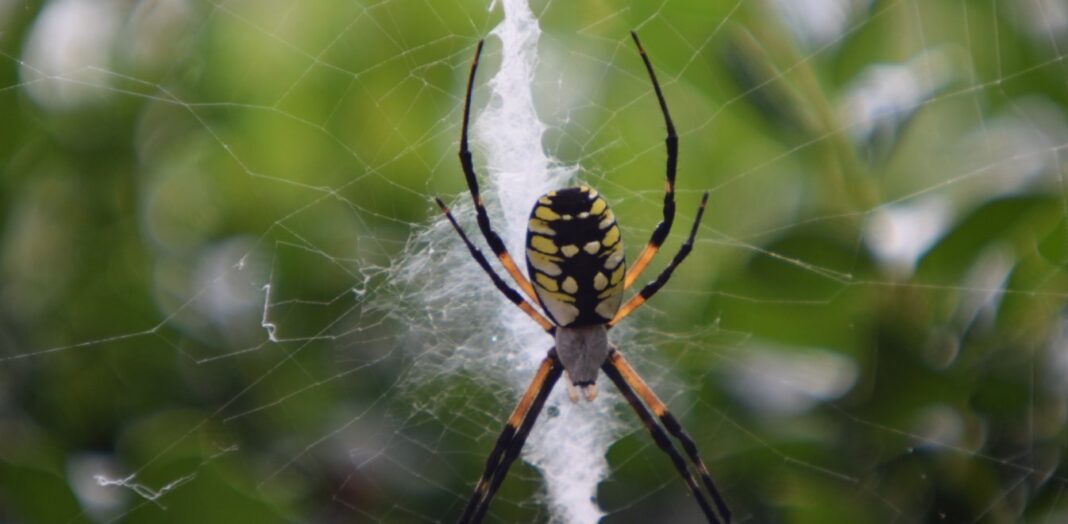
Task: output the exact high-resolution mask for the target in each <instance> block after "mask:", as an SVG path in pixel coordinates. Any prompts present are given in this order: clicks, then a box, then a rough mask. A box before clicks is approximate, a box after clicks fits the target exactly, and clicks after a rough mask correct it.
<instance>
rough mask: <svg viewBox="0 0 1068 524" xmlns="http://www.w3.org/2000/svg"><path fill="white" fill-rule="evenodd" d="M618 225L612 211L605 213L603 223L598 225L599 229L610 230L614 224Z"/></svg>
mask: <svg viewBox="0 0 1068 524" xmlns="http://www.w3.org/2000/svg"><path fill="white" fill-rule="evenodd" d="M615 223H616V214H615V213H613V212H612V210H611V209H609V210H607V211H605V212H604V216H603V217H602V218H601V222H600V223H598V224H597V228H598V229H608V228H610V227H612V224H615Z"/></svg>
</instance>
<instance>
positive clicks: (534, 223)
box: [527, 218, 556, 236]
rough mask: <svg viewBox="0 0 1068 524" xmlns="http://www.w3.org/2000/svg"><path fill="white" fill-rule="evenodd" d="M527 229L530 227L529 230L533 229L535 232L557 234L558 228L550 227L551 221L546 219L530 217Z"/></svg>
mask: <svg viewBox="0 0 1068 524" xmlns="http://www.w3.org/2000/svg"><path fill="white" fill-rule="evenodd" d="M527 229H529V230H531V231H533V232H535V233H539V234H542V235H548V236H554V235H556V230H555V229H553V228H551V227H549V223H548V222H546V221H544V220H539V219H537V218H532V219H530V222H527Z"/></svg>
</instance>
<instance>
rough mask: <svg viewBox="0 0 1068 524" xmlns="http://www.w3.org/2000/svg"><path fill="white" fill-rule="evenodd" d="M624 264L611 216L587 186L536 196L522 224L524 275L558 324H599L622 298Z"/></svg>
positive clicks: (619, 242) (618, 235)
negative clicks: (525, 254)
mask: <svg viewBox="0 0 1068 524" xmlns="http://www.w3.org/2000/svg"><path fill="white" fill-rule="evenodd" d="M625 272H626V263H625V261H624V257H623V239H622V238H620V233H619V226H617V225H616V219H615V215H613V213H612V210H611V209H609V208H608V203H607V202H605V200H604V199H603V198H601V196H600V195H598V194H597V191H596V190H594V189H591V188H589V187H588V186H581V187H571V188H567V189H561V190H558V191H550V192H549V193H546V194H545V195H543V196H541V197H540V198H538V201H537V203H535V204H534V209H533V210H531V213H530V222H529V223H528V227H527V273H528V274H529V275H530V281H531V282H532V283H533V285H534V291H535V293H536V294H537V296H538V301H539V302H540V303H541V305H542V308H543V309H544V310H545V312H546V313H547V314H548V315H549V317H550V318H551V319H552V320H553V322H555V323H556V324H557V325H560V326H589V325H597V324H605V323H607V322H608V321H609V320H611V319H612V317H613V316H614V315H615V314H616V311H617V310H619V305H620V302H621V301H622V299H623V276H624V274H625Z"/></svg>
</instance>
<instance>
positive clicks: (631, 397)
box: [601, 348, 731, 524]
mask: <svg viewBox="0 0 1068 524" xmlns="http://www.w3.org/2000/svg"><path fill="white" fill-rule="evenodd" d="M601 369H602V370H603V371H604V373H605V375H608V378H609V379H611V380H612V382H613V383H615V385H616V387H617V388H619V391H620V392H622V393H623V396H624V397H625V398H626V399H627V402H629V403H630V406H631V408H633V409H634V411H635V412H637V413H638V417H639V418H641V419H642V423H643V424H645V427H646V429H648V430H649V433H651V434H652V435H653V440H655V441H656V443H657V445H658V446H660V449H662V450H664V451H665V452H666V453H667V454H668V455H669V456H671V460H672V462H674V463H675V469H677V470H678V471H679V474H681V475H682V476H683V478H684V479H686V484H687V485H689V487H690V491H691V492H693V494H694V497H695V498H696V499H697V503H698V505H700V506H701V509H702V510H703V511H704V512H705V516H706V517H707V518H708V521H709V522H715V523H718V522H720V520H721V519H722V521H723V522H726V523H727V524H730V522H731V512H730V509H728V508H727V503H726V502H725V501H724V500H723V496H722V495H720V493H719V490H718V489H716V484H715V483H714V482H713V481H712V475H711V474H710V473H709V472H708V467H706V466H705V462H704V460H702V459H701V455H700V453H698V451H697V444H696V443H694V441H693V439H692V438H690V436H689V435H688V434H687V433H686V431H685V430H683V429H682V425H681V424H679V421H678V419H676V418H675V416H674V415H672V414H671V412H670V411H668V408H667V406H666V405H665V404H664V402H663V401H661V400H660V398H659V397H657V396H656V393H654V392H653V390H652V389H651V388H649V385H648V384H646V383H645V381H644V380H642V377H641V376H640V375H638V372H637V371H635V370H634V368H632V367H631V366H630V363H628V362H627V361H626V359H624V358H623V355H622V354H620V353H619V351H617V350H616V349H615V348H612V350H611V352H610V353H609V354H608V359H607V360H606V361H605V363H604V365H603V366H601ZM635 392H637V396H635ZM639 396H640V397H641V400H642V401H644V402H645V405H647V406H649V408H650V409H652V410H653V414H655V415H656V417H657V418H659V419H660V423H661V424H663V425H664V427H665V428H667V430H668V433H671V435H672V436H673V437H675V438H676V439H678V440H679V442H680V443H681V444H682V447H683V449H685V450H686V454H687V456H689V458H690V462H692V463H693V465H694V468H696V469H697V473H698V474H699V475H700V476H701V482H702V483H703V484H704V486H705V488H706V489H708V492H709V494H711V495H712V500H713V501H714V502H715V504H716V509H717V510H719V517H720V518H717V517H716V515H715V514H713V513H712V512H711V509H710V508H709V507H708V503H707V502H706V501H705V500H704V498H703V497H702V496H701V492H700V488H699V487H698V486H697V483H696V481H695V480H694V478H693V475H691V474H690V471H689V469H688V468H687V467H686V464H685V463H684V462H683V460H682V457H681V456H680V455H679V453H678V451H676V450H675V448H674V446H672V445H671V442H670V441H669V440H667V437H666V436H665V435H664V432H663V430H662V429H660V426H657V425H656V422H654V421H653V420H652V417H651V416H650V414H649V411H648V410H646V409H645V406H643V405H642V402H640V401H639V400H638V398H637V397H639Z"/></svg>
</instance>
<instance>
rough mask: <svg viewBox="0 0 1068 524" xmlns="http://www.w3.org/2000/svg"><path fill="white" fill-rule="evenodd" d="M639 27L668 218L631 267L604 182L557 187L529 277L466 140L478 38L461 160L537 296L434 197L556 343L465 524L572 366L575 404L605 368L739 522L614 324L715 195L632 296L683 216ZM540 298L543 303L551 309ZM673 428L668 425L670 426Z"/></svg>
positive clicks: (475, 516) (652, 288)
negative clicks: (660, 141) (493, 260)
mask: <svg viewBox="0 0 1068 524" xmlns="http://www.w3.org/2000/svg"><path fill="white" fill-rule="evenodd" d="M630 35H631V37H632V38H633V39H634V43H635V45H636V46H637V47H638V53H639V54H640V55H641V58H642V61H643V62H644V63H645V69H646V71H647V72H648V73H649V79H650V80H651V81H652V84H653V90H654V91H655V92H656V98H657V100H658V101H659V103H660V112H661V113H662V114H663V116H664V123H665V126H666V127H667V137H666V138H665V140H664V142H665V145H666V147H667V183H666V184H665V186H664V217H663V220H661V221H660V223H659V224H657V226H656V229H654V230H653V234H652V237H651V238H650V239H649V242H648V243H647V244H646V245H645V248H644V249H643V250H642V251H641V253H640V254H639V255H638V260H637V262H635V263H634V265H633V266H632V267H631V268H630V269H629V270H627V269H626V264H625V263H624V260H623V241H622V239H621V238H620V232H619V227H618V226H617V225H616V221H615V216H614V215H613V214H612V210H611V209H609V207H608V204H607V203H606V202H605V200H604V198H602V197H601V196H600V195H599V194H598V193H597V191H596V190H594V189H592V188H590V187H589V186H580V187H570V188H566V189H560V190H557V191H551V192H549V193H547V194H545V195H543V196H541V197H540V198H538V200H537V202H536V203H535V204H534V208H533V210H532V211H531V214H530V221H529V223H528V228H527V239H526V255H527V273H528V276H529V280H528V279H527V277H526V276H524V275H523V274H522V273H520V271H519V268H518V267H517V266H516V263H515V261H514V260H513V259H512V256H511V255H510V254H509V253H508V250H507V249H506V248H505V246H504V242H503V241H501V238H500V236H499V235H498V234H497V233H496V232H495V231H494V230H493V227H492V226H491V225H490V219H489V215H488V214H487V213H486V208H485V206H484V205H483V202H482V197H481V196H480V195H479V192H478V180H477V177H476V175H475V169H474V165H473V163H472V160H471V151H470V150H469V149H468V145H467V127H468V120H469V116H470V112H471V91H472V86H473V84H474V80H475V72H476V71H477V70H478V60H479V57H480V56H481V54H482V44H483V42H482V41H479V43H478V48H477V49H476V51H475V59H474V61H473V62H472V64H471V72H470V74H469V75H468V79H467V94H466V98H465V100H464V114H463V125H462V131H461V135H460V164H461V166H462V167H463V171H464V176H465V177H466V179H467V188H468V190H469V191H470V193H471V198H472V200H474V204H475V210H476V213H477V216H478V227H479V229H480V230H481V231H482V235H483V237H484V238H485V239H486V243H487V244H488V245H489V248H490V249H491V250H492V251H493V254H494V255H496V256H497V259H498V260H500V263H501V266H502V267H503V268H504V269H505V271H507V272H508V274H509V275H510V276H511V278H512V280H513V281H515V283H516V284H517V285H518V286H519V288H520V289H521V290H522V291H523V293H525V294H526V296H527V298H529V299H530V300H529V302H528V301H527V300H526V299H524V298H523V296H522V295H520V294H519V292H518V291H516V290H515V289H514V288H512V287H511V286H510V285H508V284H507V283H506V282H505V281H504V280H503V279H502V278H501V277H500V276H499V275H498V274H497V272H496V271H494V269H493V268H492V267H490V264H489V262H488V261H487V259H486V257H485V256H484V255H483V254H482V252H481V250H479V249H478V248H477V247H475V245H474V244H472V243H471V240H470V239H469V238H468V237H467V234H465V233H464V231H463V229H462V228H461V227H460V225H459V224H458V223H457V222H456V218H455V217H453V215H452V213H451V212H450V211H449V208H448V207H447V206H446V205H445V203H444V202H443V201H442V200H441V199H440V198H436V199H435V201H436V203H437V205H438V207H439V208H440V209H441V211H442V212H443V213H444V214H445V216H446V217H447V218H448V220H449V222H450V223H451V224H452V227H453V228H454V229H456V232H457V233H458V234H459V235H460V239H461V240H463V242H464V244H465V245H466V246H467V249H468V251H470V253H471V256H472V258H474V259H475V261H476V262H477V263H478V265H479V266H481V267H482V269H483V270H484V271H485V272H486V274H487V275H489V277H490V279H491V280H493V284H494V285H495V286H496V287H497V289H498V290H500V292H501V293H503V294H504V295H505V296H506V297H508V299H509V300H511V301H512V302H513V303H514V304H515V305H516V306H518V307H519V308H520V309H521V310H523V312H524V313H526V314H527V315H528V316H530V318H531V319H533V320H534V321H535V322H537V323H538V324H539V325H540V326H541V327H542V329H544V330H545V332H546V333H548V334H549V335H551V336H553V337H554V338H555V342H556V344H555V346H554V347H552V348H551V349H549V351H548V353H547V354H546V356H545V359H544V360H542V362H541V365H540V366H539V367H538V370H537V372H536V373H535V375H534V380H533V381H532V382H531V384H530V386H529V387H528V388H527V390H526V392H525V393H524V394H523V396H522V397H521V398H520V400H519V403H518V404H517V405H516V407H515V409H514V410H513V411H512V414H511V416H509V417H508V420H507V422H506V424H505V426H504V429H503V430H502V431H501V433H500V436H498V437H497V442H496V445H495V446H494V447H493V450H492V451H491V452H490V454H489V458H488V459H487V460H486V466H485V469H484V470H483V472H482V476H481V477H480V478H479V479H478V483H477V484H476V486H475V490H474V494H473V495H472V496H471V499H470V500H469V501H468V503H467V506H466V507H465V508H464V512H463V515H462V516H461V517H460V519H459V521H458V522H461V523H468V522H481V520H482V518H483V517H484V516H485V514H486V511H487V510H488V509H489V505H490V502H491V501H492V500H493V497H494V495H495V494H496V492H497V489H498V488H499V487H500V485H501V483H502V482H503V481H504V478H505V476H506V475H507V474H508V469H509V468H510V467H511V465H512V463H513V462H514V461H515V459H516V457H518V455H519V452H520V450H522V448H523V444H524V442H525V441H526V438H527V435H528V434H529V433H530V430H531V428H532V427H533V426H534V422H535V421H536V420H537V418H538V415H539V414H540V413H541V410H542V408H543V407H544V405H545V400H546V398H547V397H548V396H549V393H550V392H551V391H552V388H553V386H554V385H556V381H557V380H558V379H559V378H560V375H561V374H563V375H564V376H565V377H566V379H567V387H568V396H569V397H570V399H571V401H572V402H577V401H578V398H579V393H580V392H581V393H582V395H583V396H584V397H585V398H586V400H587V401H592V400H593V399H594V398H595V397H596V395H597V390H596V387H595V381H596V379H597V370H598V369H600V370H601V371H603V372H604V374H605V375H607V376H608V378H609V380H611V381H612V383H613V384H615V386H616V388H618V389H619V391H620V393H622V394H623V397H624V398H625V399H626V400H627V402H628V403H629V404H630V406H631V408H632V409H633V410H634V411H635V412H636V413H637V415H638V418H639V419H641V422H642V424H643V425H644V426H645V428H646V429H647V430H648V431H649V433H650V435H652V437H653V440H654V441H655V442H656V445H657V446H658V447H659V448H660V449H661V450H662V451H663V452H664V453H666V454H667V455H668V457H670V459H671V462H672V463H673V465H674V466H675V469H676V470H678V472H679V475H681V476H682V478H683V480H685V481H686V485H687V486H688V487H689V489H690V492H691V493H692V494H693V497H694V499H695V500H696V501H697V504H698V505H699V506H700V507H701V511H702V512H703V513H704V515H705V517H706V518H707V519H708V521H709V522H712V523H719V522H721V521H722V522H728V523H729V522H730V520H731V514H730V511H729V510H728V509H727V504H726V503H725V502H724V501H723V497H722V496H720V494H719V491H718V490H717V489H716V486H715V484H714V483H713V482H712V476H711V475H710V474H709V472H708V468H707V467H705V464H704V461H703V460H702V459H701V456H700V455H699V454H698V452H697V446H696V444H695V443H694V441H693V439H692V438H690V436H689V435H687V434H686V432H685V431H683V429H682V427H681V426H680V424H679V422H678V420H677V419H676V418H675V417H674V416H673V415H672V414H671V412H670V411H668V408H667V406H666V405H665V404H664V403H663V401H661V400H660V398H659V397H657V396H656V393H654V392H653V391H652V390H651V389H650V388H649V386H648V385H647V384H646V383H645V381H644V380H642V378H641V376H639V375H638V373H637V372H636V371H635V370H634V368H633V367H631V365H630V364H629V363H628V362H627V360H626V359H625V358H623V355H622V354H621V353H620V352H619V350H618V349H617V348H616V347H615V346H614V345H612V344H611V343H610V342H609V341H608V337H607V334H608V330H609V329H611V328H612V327H613V326H615V325H616V324H617V323H618V322H619V321H620V320H623V318H625V317H626V316H627V315H630V314H631V313H633V312H634V310H635V309H637V308H638V307H639V306H641V305H642V304H643V303H644V302H645V301H646V300H648V299H650V298H651V297H652V296H653V295H654V294H655V293H656V292H657V291H658V290H659V289H660V288H661V286H663V285H664V284H665V283H666V282H667V281H668V279H669V278H670V277H671V274H672V272H673V271H674V270H675V268H676V267H678V265H679V264H680V263H681V262H682V261H683V259H685V258H686V255H687V254H689V253H690V250H691V249H692V248H693V241H694V237H695V236H696V234H697V227H698V225H699V224H700V222H701V216H702V215H703V214H704V210H705V204H706V203H707V202H708V192H705V193H704V195H703V196H702V197H701V204H700V206H699V207H698V209H697V214H696V216H695V217H694V221H693V226H692V227H691V229H690V234H689V236H688V237H687V239H686V242H685V243H684V244H683V245H682V247H681V248H680V249H679V251H678V253H676V254H675V258H674V259H672V261H671V263H670V264H668V265H667V267H665V268H664V269H663V271H661V273H660V275H659V276H657V278H656V280H653V281H651V282H649V283H648V284H646V285H645V287H644V288H642V290H641V291H640V292H639V293H638V294H637V295H634V296H633V297H631V298H630V300H628V301H627V302H626V303H623V291H624V290H625V289H627V288H629V287H630V286H631V285H632V284H633V283H634V281H635V280H636V279H637V278H638V276H639V275H641V273H642V271H643V270H644V269H645V268H646V266H648V264H649V262H650V261H651V260H652V258H653V256H654V255H655V254H656V253H657V251H658V250H659V249H660V245H661V244H662V243H663V242H664V239H666V238H667V236H668V233H669V232H670V231H671V224H672V222H673V221H674V219H675V169H676V165H677V164H678V136H677V135H676V134H675V126H674V124H673V123H672V121H671V115H670V114H669V113H668V108H667V103H666V102H665V101H664V95H663V93H662V92H661V90H660V84H659V83H658V82H657V80H656V74H655V73H654V71H653V66H652V63H650V61H649V57H648V56H647V55H646V53H645V49H644V48H643V47H642V44H641V41H640V40H638V35H637V33H635V32H633V31H631V33H630ZM531 304H539V305H540V306H541V311H542V312H539V311H538V310H537V309H535V308H534V306H533V305H531ZM650 410H652V413H650ZM654 415H655V416H656V418H655V419H654ZM657 419H658V420H659V422H660V424H663V428H662V427H661V426H660V425H659V424H657ZM665 429H666V430H667V433H665V432H664V430H665ZM669 433H670V434H671V435H672V436H673V437H675V438H676V439H677V440H678V441H679V443H680V444H681V445H682V448H683V449H684V450H685V452H686V455H687V456H688V457H689V459H690V462H691V463H692V465H693V468H694V469H695V470H696V471H697V473H698V475H699V476H700V478H701V483H700V484H699V483H698V481H697V480H696V479H695V478H694V475H693V474H692V473H691V471H690V469H689V466H688V465H687V463H686V461H685V460H684V459H683V456H682V455H681V454H680V453H679V452H678V450H676V449H675V446H674V444H673V443H672V442H671V440H670V439H669V438H668V436H667V435H668V434H669ZM701 484H703V485H704V487H705V488H706V489H707V490H708V493H709V494H710V495H711V498H712V501H713V502H714V504H715V508H716V510H718V514H717V513H716V511H714V510H713V509H712V506H710V505H709V503H708V500H707V498H706V496H705V494H704V492H703V491H702V489H701Z"/></svg>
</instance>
